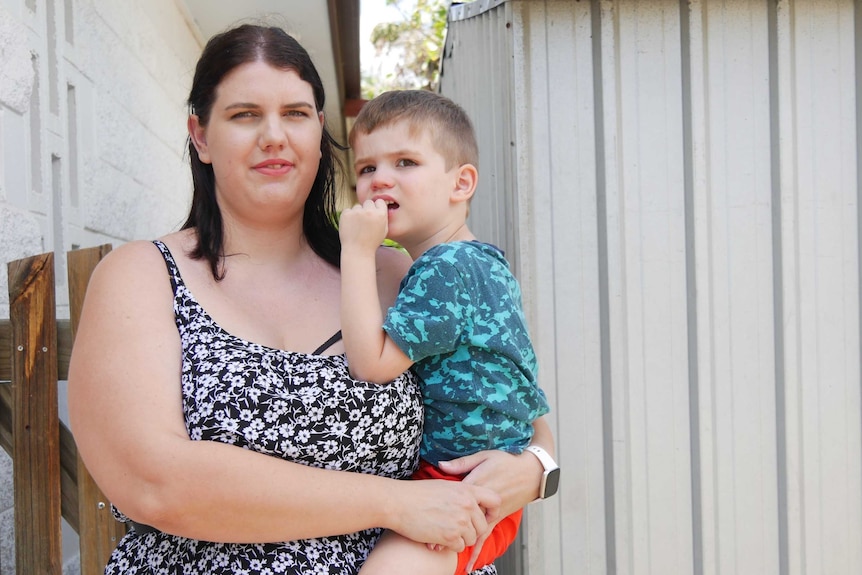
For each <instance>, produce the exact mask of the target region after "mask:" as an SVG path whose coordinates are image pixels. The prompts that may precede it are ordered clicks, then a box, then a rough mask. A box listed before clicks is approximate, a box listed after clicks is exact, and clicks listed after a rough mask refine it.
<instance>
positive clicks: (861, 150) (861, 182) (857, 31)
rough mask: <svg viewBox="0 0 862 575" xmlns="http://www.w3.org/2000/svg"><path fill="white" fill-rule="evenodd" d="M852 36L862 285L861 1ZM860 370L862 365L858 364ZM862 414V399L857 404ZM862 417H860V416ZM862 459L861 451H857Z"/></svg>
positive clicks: (861, 331)
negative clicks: (854, 58) (854, 55)
mask: <svg viewBox="0 0 862 575" xmlns="http://www.w3.org/2000/svg"><path fill="white" fill-rule="evenodd" d="M853 37H854V40H855V48H856V49H855V54H856V62H855V64H856V258H857V263H856V266H857V273H858V274H859V278H858V280H857V281H858V284H859V286H862V1H860V0H854V2H853ZM857 294H858V296H859V315H860V317H859V318H858V320H857V323H858V325H859V342H860V343H859V358H860V364H862V289H858V290H857ZM860 371H862V365H860ZM859 412H860V414H862V401H860V404H859ZM860 419H862V418H860ZM859 457H860V459H862V452H860V453H859Z"/></svg>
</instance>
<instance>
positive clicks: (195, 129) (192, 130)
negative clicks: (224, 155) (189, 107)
mask: <svg viewBox="0 0 862 575" xmlns="http://www.w3.org/2000/svg"><path fill="white" fill-rule="evenodd" d="M188 128H189V138H190V139H191V141H192V144H193V145H194V147H195V149H196V150H197V151H198V157H199V158H200V159H201V162H203V163H204V164H210V163H212V162H211V161H210V155H209V148H208V147H207V132H206V128H205V127H204V126H202V125H201V119H200V118H199V117H198V116H197V115H195V114H191V115H190V116H189V122H188Z"/></svg>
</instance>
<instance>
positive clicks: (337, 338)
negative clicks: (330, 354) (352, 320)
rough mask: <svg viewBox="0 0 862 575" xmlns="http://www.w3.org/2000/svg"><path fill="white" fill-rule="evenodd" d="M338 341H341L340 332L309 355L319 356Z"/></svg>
mask: <svg viewBox="0 0 862 575" xmlns="http://www.w3.org/2000/svg"><path fill="white" fill-rule="evenodd" d="M338 341H341V330H338V331H337V332H335V334H334V335H333V336H332V337H330V338H329V339H327V340H326V341H325V342H323V344H322V345H321V346H320V347H318V348H317V349H315V350H314V351H313V352H311V355H320V354H321V353H323V352H324V351H326V350H327V349H329V348H330V347H331V346H332V345H333V344H335V343H336V342H338Z"/></svg>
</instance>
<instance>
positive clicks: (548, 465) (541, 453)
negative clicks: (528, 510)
mask: <svg viewBox="0 0 862 575" xmlns="http://www.w3.org/2000/svg"><path fill="white" fill-rule="evenodd" d="M526 451H529V452H530V453H532V454H533V455H535V456H536V457H537V458H538V459H539V462H540V463H541V464H542V467H544V468H545V473H544V474H543V475H542V485H541V487H539V499H547V498H548V497H550V496H551V495H553V494H554V493H556V492H557V488H558V487H559V486H560V466H559V465H557V462H556V461H554V458H553V457H551V454H550V453H548V452H547V451H545V450H544V449H542V448H541V447H539V446H538V445H528V446H527V448H526Z"/></svg>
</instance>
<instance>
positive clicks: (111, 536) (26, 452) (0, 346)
mask: <svg viewBox="0 0 862 575" xmlns="http://www.w3.org/2000/svg"><path fill="white" fill-rule="evenodd" d="M110 250H111V246H110V245H108V244H106V245H102V246H98V247H95V248H89V249H83V250H74V251H70V252H68V253H67V262H68V270H69V273H68V277H69V309H70V318H71V319H70V320H58V319H57V312H56V305H55V301H56V300H55V291H54V289H55V288H54V286H55V281H54V254H53V253H45V254H40V255H36V256H32V257H28V258H24V259H21V260H16V261H13V262H9V264H8V271H9V319H8V320H5V319H0V382H2V384H0V444H2V446H3V448H4V449H5V450H6V452H7V453H9V454H10V455H11V456H12V461H13V482H14V494H15V557H16V562H15V563H16V573H18V574H19V575H24V574H29V573H44V574H56V575H61V573H62V567H63V557H62V545H61V539H60V537H61V524H60V523H61V522H60V517H61V515H62V517H63V518H64V519H66V521H67V522H68V523H69V525H70V526H71V527H72V528H73V529H74V530H75V531H77V533H78V535H79V537H80V549H81V573H82V575H96V574H101V573H103V571H104V566H105V564H106V563H107V560H108V557H109V556H110V554H111V551H112V550H113V549H114V547H115V546H116V545H117V543H118V541H119V539H120V537H122V536H123V535H124V534H125V526H124V525H123V524H121V523H119V522H117V521H115V520H114V518H113V517H112V515H111V511H110V505H109V503H108V500H107V498H105V496H104V494H102V492H101V491H100V490H99V488H98V487H97V486H96V484H95V483H94V482H93V479H92V477H90V474H89V473H88V472H87V469H86V468H85V467H84V464H83V462H82V461H81V459H80V458H79V457H78V451H77V448H76V447H75V441H74V439H73V437H72V434H71V432H70V431H69V429H68V428H67V427H66V426H65V425H64V424H63V423H62V422H61V421H60V419H59V415H58V403H57V400H58V392H57V382H58V381H61V380H65V379H67V376H68V368H69V357H70V355H71V351H72V342H73V341H74V337H75V329H76V327H77V324H78V320H79V318H80V314H81V306H82V304H83V301H84V292H85V291H86V288H87V282H88V281H89V279H90V274H91V273H92V271H93V268H94V267H95V266H96V264H97V263H98V262H99V260H101V259H102V258H103V257H104V256H105V254H107V253H108V252H109V251H110Z"/></svg>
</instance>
